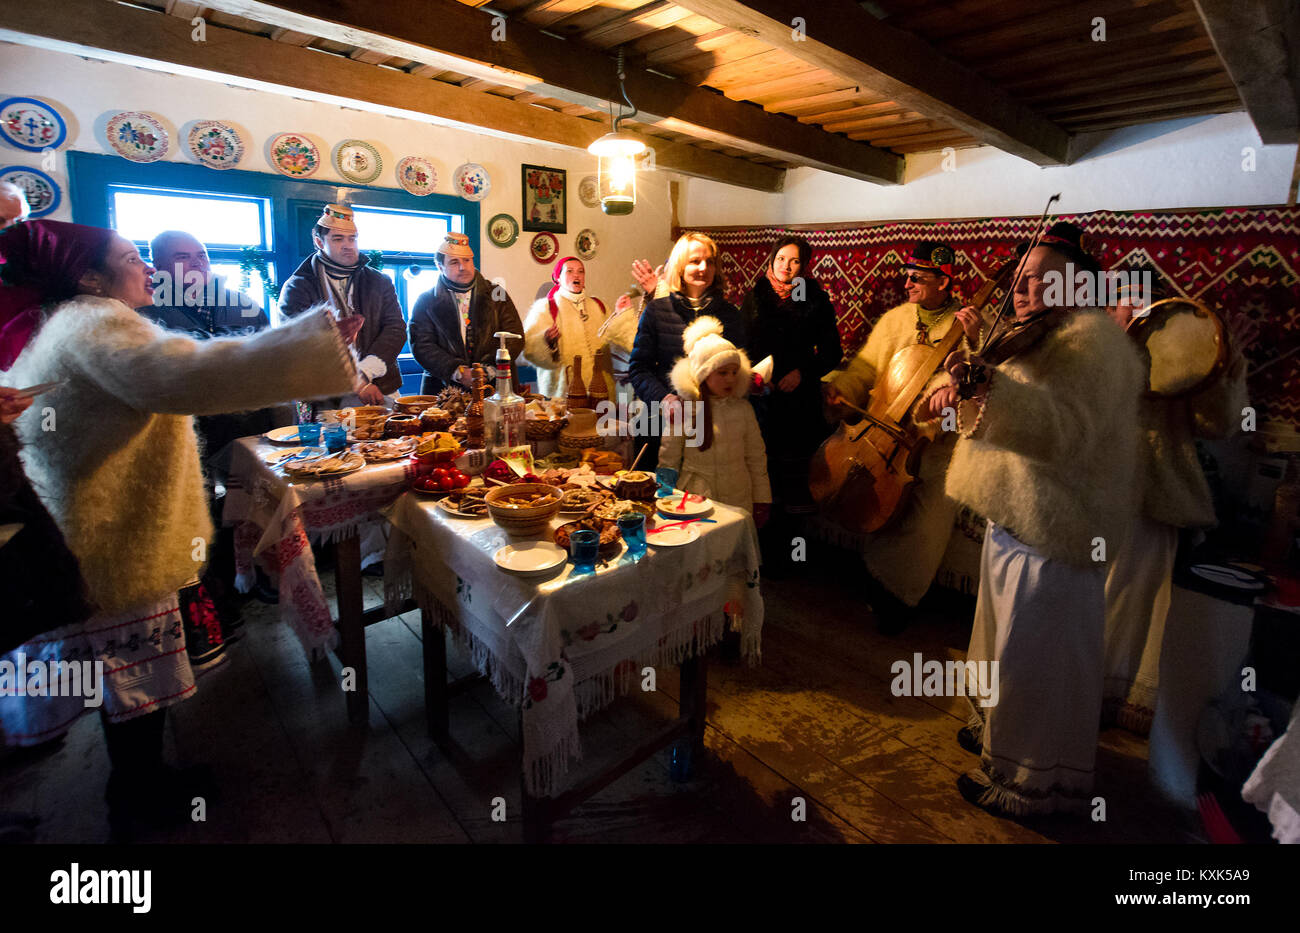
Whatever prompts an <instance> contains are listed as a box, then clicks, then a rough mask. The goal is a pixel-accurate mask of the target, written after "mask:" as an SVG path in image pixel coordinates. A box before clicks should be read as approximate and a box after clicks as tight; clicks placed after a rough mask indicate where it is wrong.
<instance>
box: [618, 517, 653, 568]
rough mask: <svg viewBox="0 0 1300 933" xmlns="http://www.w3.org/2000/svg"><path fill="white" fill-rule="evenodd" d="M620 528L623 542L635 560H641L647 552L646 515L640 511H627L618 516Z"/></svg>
mask: <svg viewBox="0 0 1300 933" xmlns="http://www.w3.org/2000/svg"><path fill="white" fill-rule="evenodd" d="M618 530H619V531H620V532H622V534H623V543H624V544H626V545H627V553H628V555H629V556H630V557H631V558H632V559H633V560H640V558H641V556H642V555H643V554H645V548H646V542H645V516H644V515H642V514H641V513H640V512H627V513H626V514H623V515H620V516H619V517H618Z"/></svg>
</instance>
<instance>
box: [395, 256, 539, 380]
mask: <svg viewBox="0 0 1300 933" xmlns="http://www.w3.org/2000/svg"><path fill="white" fill-rule="evenodd" d="M435 261H436V262H437V264H438V272H439V276H438V284H437V285H435V286H434V287H433V288H431V289H429V291H427V292H425V293H424V294H423V295H421V296H420V299H419V301H417V302H416V303H415V309H414V310H413V311H412V312H411V352H412V353H413V354H414V355H415V361H416V362H417V363H419V364H420V365H421V366H423V367H424V383H423V385H422V386H421V388H420V391H421V392H422V393H424V394H425V395H432V394H433V393H435V392H437V391H439V390H440V389H443V388H445V387H447V386H449V385H453V384H459V385H461V386H465V387H468V386H469V385H470V384H471V381H472V370H471V367H472V366H473V365H474V364H475V363H481V364H483V368H484V369H485V370H487V376H488V382H489V383H491V382H492V381H493V380H494V379H495V378H496V365H495V361H496V352H497V347H498V346H499V343H498V341H497V339H496V338H495V337H494V336H492V335H493V334H495V333H496V332H497V331H502V330H503V331H507V332H509V333H512V334H522V333H523V332H524V331H523V325H522V324H521V323H520V321H519V312H518V311H517V310H515V303H514V302H513V301H511V300H510V296H509V295H508V294H506V290H505V288H504V287H501V286H497V285H493V284H492V283H491V282H489V281H488V280H487V279H485V278H484V277H483V276H482V275H480V274H479V272H478V270H477V269H475V268H474V250H473V249H471V248H470V245H469V237H467V236H466V235H465V234H463V233H449V234H447V236H446V237H445V238H444V239H443V241H442V245H440V246H439V247H438V252H437V255H436V257H435ZM523 344H524V342H523V340H519V339H513V338H512V339H507V340H506V347H507V348H509V350H510V359H511V360H516V359H518V358H519V353H520V351H521V350H522V349H523ZM514 379H515V388H516V390H517V389H518V388H519V384H518V383H519V380H518V377H517V376H515V377H514Z"/></svg>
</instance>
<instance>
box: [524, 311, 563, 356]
mask: <svg viewBox="0 0 1300 933" xmlns="http://www.w3.org/2000/svg"><path fill="white" fill-rule="evenodd" d="M552 323H553V322H552V320H551V311H550V307H549V304H548V302H547V301H546V299H545V298H538V299H537V300H536V301H534V302H533V306H532V307H531V308H529V309H528V315H527V316H526V317H525V318H524V359H526V360H527V361H528V362H530V363H532V364H533V365H534V366H536V367H537V368H538V369H554V368H555V367H556V366H558V365H559V364H560V361H559V359H558V356H552V355H551V348H550V346H549V345H548V344H547V343H546V332H547V331H548V330H550V327H551V324H552ZM557 352H558V351H557Z"/></svg>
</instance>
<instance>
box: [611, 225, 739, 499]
mask: <svg viewBox="0 0 1300 933" xmlns="http://www.w3.org/2000/svg"><path fill="white" fill-rule="evenodd" d="M664 278H665V279H666V280H667V283H668V289H669V294H667V295H665V296H664V297H662V298H656V299H654V300H653V301H651V302H650V303H649V304H648V305H646V309H645V311H644V312H642V314H641V322H640V324H639V325H638V326H637V332H636V341H635V342H634V343H633V344H632V357H631V361H630V363H629V365H628V378H629V380H630V381H631V383H632V388H633V390H635V392H636V396H637V398H639V399H641V400H642V401H643V402H658V403H659V405H658V406H657V408H660V409H661V408H663V407H664V406H670V407H672V406H677V405H680V403H681V399H679V398H678V397H677V395H676V394H674V392H673V390H672V386H671V385H670V383H669V379H668V374H669V372H670V371H671V370H672V368H673V364H674V363H676V362H677V361H678V360H679V359H681V358H682V357H683V356H685V350H684V349H683V347H682V332H683V331H685V330H686V325H687V324H690V323H691V322H692V321H694V320H695V319H696V318H697V317H699V316H700V315H703V314H710V315H712V316H714V317H716V318H717V319H718V320H719V321H721V322H722V335H723V336H724V337H726V338H727V339H728V340H730V341H731V342H732V343H734V344H735V345H736V346H738V347H743V346H745V345H746V342H747V337H748V333H747V331H746V328H745V321H744V318H743V317H742V316H741V313H740V311H739V310H737V308H736V306H735V305H733V304H731V302H729V301H727V299H726V298H724V297H723V296H722V292H723V287H724V280H723V277H722V273H721V272H720V271H719V270H718V247H717V244H716V243H714V242H713V240H711V239H709V237H707V236H705V235H704V234H702V233H687V234H684V235H683V236H682V237H681V238H680V239H678V241H677V243H676V245H674V246H673V251H672V254H671V255H670V256H669V257H668V262H667V264H666V265H665V267H664ZM651 422H652V423H651V424H650V427H649V430H648V432H646V433H641V432H638V433H637V436H636V445H637V447H638V448H639V447H640V445H641V444H648V445H649V447H648V449H647V450H646V452H645V454H644V455H643V456H642V457H641V462H640V464H638V467H639V468H645V469H648V470H651V471H653V470H654V468H655V465H656V464H657V463H658V462H659V436H660V431H659V428H660V421H659V419H657V418H655V419H651ZM758 517H759V516H758V515H757V514H755V519H756V520H757V519H758Z"/></svg>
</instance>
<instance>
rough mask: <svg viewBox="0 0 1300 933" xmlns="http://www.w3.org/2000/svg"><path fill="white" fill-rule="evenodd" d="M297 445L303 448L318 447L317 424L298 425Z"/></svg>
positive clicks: (318, 434) (318, 426) (318, 428)
mask: <svg viewBox="0 0 1300 933" xmlns="http://www.w3.org/2000/svg"><path fill="white" fill-rule="evenodd" d="M298 443H300V444H302V445H303V446H304V447H319V446H320V425H319V424H300V425H298Z"/></svg>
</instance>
